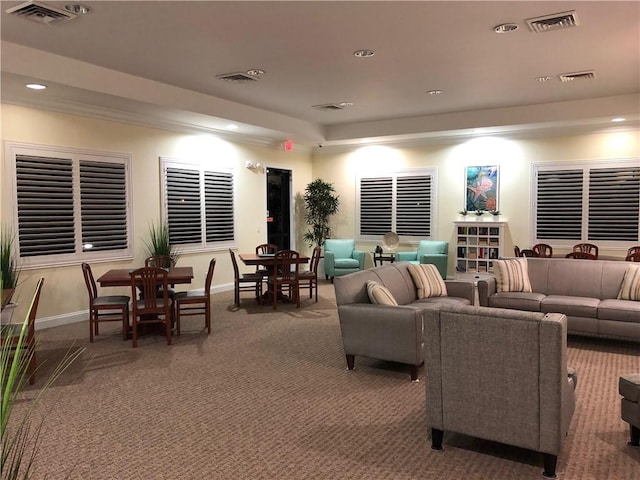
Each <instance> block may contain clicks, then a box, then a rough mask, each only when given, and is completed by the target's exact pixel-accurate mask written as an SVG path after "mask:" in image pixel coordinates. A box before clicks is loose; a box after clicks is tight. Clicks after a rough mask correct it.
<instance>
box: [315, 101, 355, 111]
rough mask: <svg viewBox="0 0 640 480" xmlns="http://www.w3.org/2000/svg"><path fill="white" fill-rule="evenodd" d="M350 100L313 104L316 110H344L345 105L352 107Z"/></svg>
mask: <svg viewBox="0 0 640 480" xmlns="http://www.w3.org/2000/svg"><path fill="white" fill-rule="evenodd" d="M352 106H353V103H352V102H340V103H324V104H322V105H313V108H315V109H316V110H329V111H331V110H344V109H345V108H347V107H352Z"/></svg>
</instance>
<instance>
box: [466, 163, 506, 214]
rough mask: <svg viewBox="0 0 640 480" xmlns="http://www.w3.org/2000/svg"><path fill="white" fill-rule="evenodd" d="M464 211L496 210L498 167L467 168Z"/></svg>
mask: <svg viewBox="0 0 640 480" xmlns="http://www.w3.org/2000/svg"><path fill="white" fill-rule="evenodd" d="M465 188H466V190H465V210H467V211H469V212H473V211H476V210H482V211H492V210H498V167H497V166H480V167H467V169H466V181H465Z"/></svg>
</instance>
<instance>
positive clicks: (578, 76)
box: [558, 70, 596, 82]
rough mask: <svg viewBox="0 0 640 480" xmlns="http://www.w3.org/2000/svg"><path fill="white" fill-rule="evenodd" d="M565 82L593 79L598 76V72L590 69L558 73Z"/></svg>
mask: <svg viewBox="0 0 640 480" xmlns="http://www.w3.org/2000/svg"><path fill="white" fill-rule="evenodd" d="M558 77H560V80H561V81H563V82H573V81H574V80H591V79H593V78H596V72H594V71H593V70H588V71H584V72H573V73H561V74H560V75H558Z"/></svg>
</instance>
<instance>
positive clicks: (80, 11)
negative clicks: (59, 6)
mask: <svg viewBox="0 0 640 480" xmlns="http://www.w3.org/2000/svg"><path fill="white" fill-rule="evenodd" d="M64 9H65V10H66V11H67V12H71V13H75V14H76V15H86V14H87V13H91V9H90V8H89V7H87V6H86V5H82V4H80V3H70V4H68V5H65V6H64Z"/></svg>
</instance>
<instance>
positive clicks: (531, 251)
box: [520, 248, 538, 257]
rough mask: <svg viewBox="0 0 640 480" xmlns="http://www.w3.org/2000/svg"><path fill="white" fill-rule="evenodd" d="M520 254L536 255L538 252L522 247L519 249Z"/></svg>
mask: <svg viewBox="0 0 640 480" xmlns="http://www.w3.org/2000/svg"><path fill="white" fill-rule="evenodd" d="M520 256H521V257H537V256H538V254H537V253H536V252H534V251H533V250H531V249H530V248H523V249H522V250H520Z"/></svg>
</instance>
